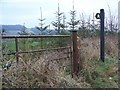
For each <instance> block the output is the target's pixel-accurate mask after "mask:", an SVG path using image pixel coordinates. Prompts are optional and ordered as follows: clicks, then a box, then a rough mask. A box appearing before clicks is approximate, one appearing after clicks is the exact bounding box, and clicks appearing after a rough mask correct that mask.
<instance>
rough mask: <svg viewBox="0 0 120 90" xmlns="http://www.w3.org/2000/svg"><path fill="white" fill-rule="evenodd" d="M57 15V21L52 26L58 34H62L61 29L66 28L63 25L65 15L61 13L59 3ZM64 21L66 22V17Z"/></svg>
mask: <svg viewBox="0 0 120 90" xmlns="http://www.w3.org/2000/svg"><path fill="white" fill-rule="evenodd" d="M55 14H56V21H53V22H52V25H53V26H54V27H55V30H56V31H57V33H58V34H60V33H61V29H63V28H65V25H64V24H63V23H61V20H62V15H63V13H62V12H60V7H59V3H58V11H57V12H56V13H55ZM64 20H65V17H64Z"/></svg>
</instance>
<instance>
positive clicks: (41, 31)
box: [36, 7, 49, 34]
mask: <svg viewBox="0 0 120 90" xmlns="http://www.w3.org/2000/svg"><path fill="white" fill-rule="evenodd" d="M40 15H41V17H40V19H38V20H39V21H40V23H39V24H40V26H36V29H38V30H39V31H40V33H39V34H44V33H43V32H44V31H45V30H46V29H47V28H48V27H49V25H47V26H43V25H44V23H43V22H44V20H45V19H44V18H43V17H42V9H41V7H40Z"/></svg>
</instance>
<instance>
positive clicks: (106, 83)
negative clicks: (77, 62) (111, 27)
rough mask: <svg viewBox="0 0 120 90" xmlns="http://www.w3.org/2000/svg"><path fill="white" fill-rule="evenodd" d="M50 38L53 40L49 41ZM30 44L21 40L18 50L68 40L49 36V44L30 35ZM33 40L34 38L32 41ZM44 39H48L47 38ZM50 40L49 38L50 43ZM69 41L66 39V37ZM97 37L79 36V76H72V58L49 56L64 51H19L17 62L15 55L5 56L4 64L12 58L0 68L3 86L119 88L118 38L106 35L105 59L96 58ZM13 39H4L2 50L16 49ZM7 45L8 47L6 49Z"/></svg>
mask: <svg viewBox="0 0 120 90" xmlns="http://www.w3.org/2000/svg"><path fill="white" fill-rule="evenodd" d="M52 40H53V41H52ZM28 41H29V42H30V41H31V43H30V44H27V43H26V44H25V42H24V40H21V41H20V42H19V43H22V42H23V43H24V44H20V50H22V51H25V50H34V49H41V45H42V48H46V47H48V46H49V47H48V48H53V47H54V48H55V47H58V46H61V47H62V45H60V44H55V43H63V44H64V45H63V46H66V45H67V43H64V42H65V41H64V40H62V41H60V40H59V39H58V40H54V39H51V40H48V41H49V44H51V45H47V43H44V42H45V41H46V40H43V43H42V44H41V43H40V42H37V39H36V40H32V39H29V40H28ZM33 41H34V42H33ZM48 41H47V42H48ZM50 41H52V42H51V43H50ZM66 41H68V40H66ZM99 41H100V40H99V37H87V38H82V37H80V53H79V55H80V59H81V60H82V61H83V70H82V71H80V73H79V76H78V77H77V76H76V77H74V78H72V77H71V60H70V58H65V59H64V58H63V59H60V60H53V61H51V60H50V59H51V58H55V56H57V58H60V57H61V56H60V55H62V54H60V53H64V52H66V49H64V50H61V51H45V52H42V53H41V52H39V53H38V52H36V53H30V54H21V55H20V57H21V58H20V61H19V63H18V64H17V63H16V62H15V57H14V56H11V57H9V56H7V55H6V56H4V57H3V60H4V61H3V64H5V63H7V62H8V63H9V62H12V66H11V67H10V68H9V69H4V68H3V88H20V87H22V88H35V87H37V88H38V87H40V88H43V87H49V88H53V87H57V88H59V87H78V88H118V59H117V58H118V38H117V36H115V35H110V36H105V62H104V63H103V62H102V61H100V60H99V52H100V48H99V46H100V45H99V43H100V42H99ZM14 44H15V42H13V41H10V42H3V45H7V46H6V47H4V51H3V53H10V52H15V46H14ZM6 48H7V49H6Z"/></svg>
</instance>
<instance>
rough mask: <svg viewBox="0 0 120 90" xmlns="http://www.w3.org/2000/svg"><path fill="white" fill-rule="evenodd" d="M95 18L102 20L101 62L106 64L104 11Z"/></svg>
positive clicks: (101, 10)
mask: <svg viewBox="0 0 120 90" xmlns="http://www.w3.org/2000/svg"><path fill="white" fill-rule="evenodd" d="M95 17H96V18H97V19H100V60H102V61H103V62H104V58H105V55H104V46H105V45H104V18H105V13H104V9H100V13H97V14H96V16H95Z"/></svg>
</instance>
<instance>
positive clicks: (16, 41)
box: [15, 38, 19, 63]
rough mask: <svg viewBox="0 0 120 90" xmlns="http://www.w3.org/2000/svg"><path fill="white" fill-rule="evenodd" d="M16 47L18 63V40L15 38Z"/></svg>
mask: <svg viewBox="0 0 120 90" xmlns="http://www.w3.org/2000/svg"><path fill="white" fill-rule="evenodd" d="M15 46H16V62H17V63H18V61H19V57H18V38H15Z"/></svg>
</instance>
